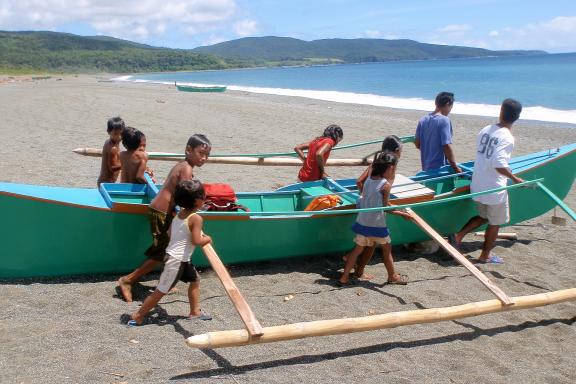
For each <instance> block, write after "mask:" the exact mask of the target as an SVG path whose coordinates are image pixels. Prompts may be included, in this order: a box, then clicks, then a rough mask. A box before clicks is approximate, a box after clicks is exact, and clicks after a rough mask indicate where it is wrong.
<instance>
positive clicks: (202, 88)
mask: <svg viewBox="0 0 576 384" xmlns="http://www.w3.org/2000/svg"><path fill="white" fill-rule="evenodd" d="M174 85H175V86H176V88H177V89H178V90H179V91H182V92H224V91H225V90H226V86H225V85H178V84H176V83H174Z"/></svg>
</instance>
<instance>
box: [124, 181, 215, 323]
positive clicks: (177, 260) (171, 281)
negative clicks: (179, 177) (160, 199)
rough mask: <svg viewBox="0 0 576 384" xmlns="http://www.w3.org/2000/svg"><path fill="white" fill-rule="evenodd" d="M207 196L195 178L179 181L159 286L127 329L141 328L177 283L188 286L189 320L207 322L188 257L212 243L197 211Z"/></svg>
mask: <svg viewBox="0 0 576 384" xmlns="http://www.w3.org/2000/svg"><path fill="white" fill-rule="evenodd" d="M205 197H206V194H205V192H204V186H203V185H202V183H201V182H200V181H198V180H196V179H192V180H184V181H180V182H179V183H178V185H177V186H176V190H175V192H174V201H175V203H176V205H178V206H179V207H180V208H181V209H180V212H178V214H177V215H176V216H175V217H174V219H173V220H172V225H171V226H170V243H169V244H168V247H167V248H166V256H165V257H164V268H163V269H162V274H161V275H160V280H159V281H158V286H157V287H156V289H155V290H154V293H152V294H151V295H150V296H148V297H147V298H146V300H144V303H143V304H142V306H141V307H140V309H139V310H138V311H136V312H134V313H133V314H132V316H131V320H130V321H128V325H129V326H133V327H134V326H139V325H142V322H143V321H144V318H145V317H146V315H147V314H148V313H149V312H150V311H151V310H152V309H153V308H154V307H155V306H156V305H157V304H158V302H159V301H160V300H161V299H162V298H163V297H164V295H166V294H167V293H168V292H169V291H170V289H171V288H172V287H174V286H175V285H176V283H177V282H178V280H181V281H184V282H187V283H190V286H189V288H188V299H189V301H190V314H189V315H188V316H189V317H190V318H198V319H201V320H210V319H211V317H210V315H208V314H206V313H205V312H203V311H202V310H201V309H200V277H199V276H198V272H197V271H196V268H195V267H194V265H193V264H192V263H190V257H191V256H192V253H193V252H194V248H195V246H200V247H203V246H204V245H206V244H209V243H210V242H212V239H211V238H210V236H206V235H204V234H203V233H202V223H203V220H202V217H201V216H200V215H198V214H197V211H198V210H199V209H201V208H202V206H203V205H204V199H205Z"/></svg>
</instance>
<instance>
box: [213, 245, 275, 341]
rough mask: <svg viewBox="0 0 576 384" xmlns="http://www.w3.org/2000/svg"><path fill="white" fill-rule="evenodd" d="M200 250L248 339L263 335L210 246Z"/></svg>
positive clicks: (242, 297) (258, 323) (257, 322)
mask: <svg viewBox="0 0 576 384" xmlns="http://www.w3.org/2000/svg"><path fill="white" fill-rule="evenodd" d="M202 250H203V251H204V254H205V255H206V258H207V259H208V261H209V262H210V265H212V269H214V272H216V274H217V275H218V278H219V279H220V281H221V282H222V285H223V286H224V289H225V290H226V293H227V294H228V296H229V297H230V300H231V301H232V304H234V307H235V308H236V311H238V314H239V315H240V318H241V319H242V321H243V322H244V325H245V326H246V330H247V331H248V333H249V334H250V337H257V336H262V335H263V333H264V331H263V329H262V325H260V322H259V321H258V319H256V316H255V315H254V313H253V312H252V309H251V308H250V306H249V305H248V302H246V299H244V296H242V294H241V293H240V291H239V290H238V288H237V287H236V284H235V283H234V281H233V280H232V277H231V276H230V273H228V270H227V269H226V267H225V266H224V264H222V261H221V260H220V258H219V257H218V254H217V253H216V251H215V250H214V248H213V247H212V244H207V245H205V246H204V247H202Z"/></svg>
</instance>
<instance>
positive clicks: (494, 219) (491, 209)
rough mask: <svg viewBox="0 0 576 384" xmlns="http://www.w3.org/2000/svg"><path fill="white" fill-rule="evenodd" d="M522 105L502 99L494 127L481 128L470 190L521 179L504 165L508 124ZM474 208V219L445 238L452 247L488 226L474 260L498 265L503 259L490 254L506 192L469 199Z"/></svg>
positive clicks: (504, 212)
mask: <svg viewBox="0 0 576 384" xmlns="http://www.w3.org/2000/svg"><path fill="white" fill-rule="evenodd" d="M520 112H522V105H521V104H520V103H519V102H518V101H516V100H514V99H506V100H504V101H503V102H502V106H501V108H500V118H499V123H498V124H492V125H488V126H486V127H484V128H483V129H482V130H481V131H480V133H479V134H478V137H477V139H476V149H477V152H476V161H475V162H474V173H473V174H472V183H471V184H470V191H471V192H472V193H475V192H482V191H486V190H489V189H495V188H499V187H505V186H506V185H507V183H508V179H511V180H512V181H513V182H514V183H521V182H523V181H524V180H522V179H521V178H519V177H517V176H515V175H513V174H512V171H511V170H510V167H509V166H508V162H509V161H510V157H511V155H512V150H513V149H514V137H513V136H512V132H511V129H512V125H513V124H514V122H516V120H518V118H519V117H520ZM473 199H474V201H475V202H476V206H477V209H478V216H474V217H473V218H471V219H470V220H469V221H468V222H467V223H466V224H465V225H464V227H463V228H462V229H461V230H460V231H459V232H458V233H456V234H454V235H451V236H450V237H449V239H450V241H451V242H452V243H453V245H456V246H458V245H460V242H461V241H462V239H463V238H464V236H466V234H468V233H470V232H472V231H474V230H475V229H477V228H478V227H480V226H482V225H484V224H486V223H488V227H487V228H486V233H485V235H484V245H483V247H482V253H481V254H480V257H479V258H478V261H479V262H481V263H491V264H502V263H503V260H502V259H501V258H500V257H498V256H496V255H493V254H492V248H494V244H495V242H496V238H497V237H498V231H499V229H500V226H501V225H503V224H506V223H507V222H508V221H509V220H510V209H509V205H508V191H506V190H503V191H499V192H494V193H490V194H487V195H480V196H476V197H473Z"/></svg>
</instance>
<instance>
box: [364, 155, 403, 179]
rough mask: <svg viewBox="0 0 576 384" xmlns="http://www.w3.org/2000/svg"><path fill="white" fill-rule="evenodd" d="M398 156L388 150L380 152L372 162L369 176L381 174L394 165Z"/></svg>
mask: <svg viewBox="0 0 576 384" xmlns="http://www.w3.org/2000/svg"><path fill="white" fill-rule="evenodd" d="M396 164H398V156H396V155H394V154H393V153H390V152H382V153H380V155H379V156H378V157H377V158H376V160H374V162H373V163H372V172H371V173H370V176H383V175H384V173H386V171H388V170H389V169H391V168H393V167H396Z"/></svg>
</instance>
